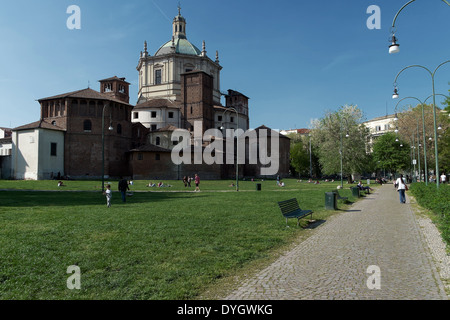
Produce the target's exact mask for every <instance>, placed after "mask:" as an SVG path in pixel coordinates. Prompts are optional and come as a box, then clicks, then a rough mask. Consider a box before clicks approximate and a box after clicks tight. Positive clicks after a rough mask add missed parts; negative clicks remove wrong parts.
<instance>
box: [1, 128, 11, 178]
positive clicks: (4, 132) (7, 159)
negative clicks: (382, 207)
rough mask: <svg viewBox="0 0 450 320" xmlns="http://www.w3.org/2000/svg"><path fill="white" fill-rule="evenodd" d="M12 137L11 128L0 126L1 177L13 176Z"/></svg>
mask: <svg viewBox="0 0 450 320" xmlns="http://www.w3.org/2000/svg"><path fill="white" fill-rule="evenodd" d="M11 154H12V138H11V129H10V128H0V179H9V178H10V177H11Z"/></svg>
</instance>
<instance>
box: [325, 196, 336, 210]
mask: <svg viewBox="0 0 450 320" xmlns="http://www.w3.org/2000/svg"><path fill="white" fill-rule="evenodd" d="M325 209H327V210H336V209H337V194H336V192H325Z"/></svg>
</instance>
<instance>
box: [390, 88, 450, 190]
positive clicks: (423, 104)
mask: <svg viewBox="0 0 450 320" xmlns="http://www.w3.org/2000/svg"><path fill="white" fill-rule="evenodd" d="M435 95H436V96H443V97H445V98H448V96H446V95H444V94H440V93H436V94H435ZM431 97H432V95H431V96H428V97H427V98H426V99H425V100H424V101H423V102H422V101H421V100H420V99H418V98H416V97H405V98H403V99H401V100H399V101H398V102H397V105H396V106H395V110H397V107H398V105H399V104H400V102H402V101H403V100H406V99H415V100H417V101H418V102H419V103H420V105H421V106H422V131H423V153H424V165H425V177H424V180H425V184H426V185H428V167H427V144H426V133H425V113H424V107H425V103H426V101H427V100H428V99H429V98H431ZM394 120H398V118H397V112H395V118H394ZM438 130H440V129H439V127H438ZM419 161H420V159H419ZM419 166H420V164H419ZM419 170H420V169H419Z"/></svg>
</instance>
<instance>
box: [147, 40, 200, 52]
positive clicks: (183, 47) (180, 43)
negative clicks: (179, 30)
mask: <svg viewBox="0 0 450 320" xmlns="http://www.w3.org/2000/svg"><path fill="white" fill-rule="evenodd" d="M173 46H174V47H175V53H178V54H186V55H191V56H200V55H201V54H202V52H201V51H200V50H199V49H198V48H197V47H196V46H195V45H193V44H192V43H190V42H189V41H188V40H187V39H186V38H183V37H177V38H175V39H174V40H173ZM169 53H173V51H172V40H170V41H167V42H166V43H165V44H164V45H162V46H161V48H159V49H158V51H156V53H155V56H162V55H165V54H169Z"/></svg>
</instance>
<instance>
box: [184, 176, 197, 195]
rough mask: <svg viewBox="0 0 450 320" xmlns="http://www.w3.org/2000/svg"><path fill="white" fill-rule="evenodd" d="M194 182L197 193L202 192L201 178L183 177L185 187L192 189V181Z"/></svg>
mask: <svg viewBox="0 0 450 320" xmlns="http://www.w3.org/2000/svg"><path fill="white" fill-rule="evenodd" d="M192 180H194V183H195V191H200V177H199V175H198V174H195V176H194V179H192V177H186V176H184V177H183V183H184V187H185V188H187V187H189V188H190V187H191V181H192Z"/></svg>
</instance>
